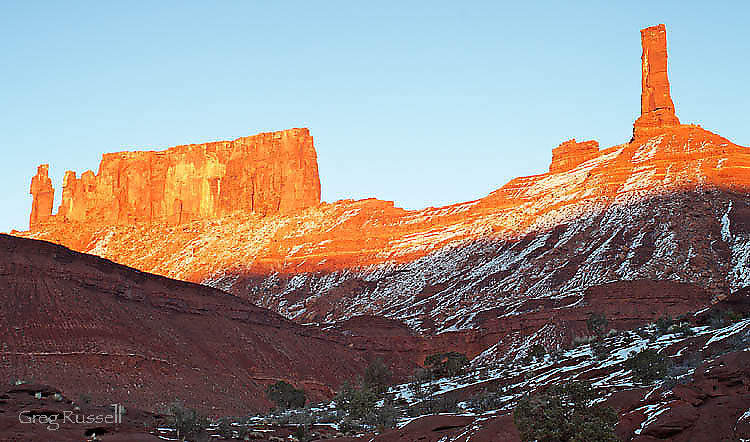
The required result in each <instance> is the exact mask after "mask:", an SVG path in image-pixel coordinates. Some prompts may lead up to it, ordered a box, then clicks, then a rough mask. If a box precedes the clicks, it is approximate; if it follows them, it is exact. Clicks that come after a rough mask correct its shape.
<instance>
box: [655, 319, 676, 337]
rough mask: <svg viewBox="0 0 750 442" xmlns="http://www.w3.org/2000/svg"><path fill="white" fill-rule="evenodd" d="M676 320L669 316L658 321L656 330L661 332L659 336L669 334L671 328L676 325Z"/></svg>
mask: <svg viewBox="0 0 750 442" xmlns="http://www.w3.org/2000/svg"><path fill="white" fill-rule="evenodd" d="M674 323H675V321H674V319H672V318H670V317H669V316H662V317H661V318H659V319H657V320H656V330H657V331H658V332H659V336H661V335H663V334H666V333H667V332H669V329H670V327H672V326H673V325H674Z"/></svg>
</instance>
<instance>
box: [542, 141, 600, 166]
mask: <svg viewBox="0 0 750 442" xmlns="http://www.w3.org/2000/svg"><path fill="white" fill-rule="evenodd" d="M597 155H599V143H598V142H597V141H594V140H590V141H583V142H580V143H578V142H576V140H575V138H573V139H572V140H568V141H565V142H564V143H562V144H560V145H559V146H557V147H556V148H554V149H552V164H550V166H549V173H560V172H567V171H568V170H572V169H575V168H576V167H577V166H578V165H579V164H581V163H584V162H586V161H588V160H590V159H592V158H594V157H596V156H597Z"/></svg>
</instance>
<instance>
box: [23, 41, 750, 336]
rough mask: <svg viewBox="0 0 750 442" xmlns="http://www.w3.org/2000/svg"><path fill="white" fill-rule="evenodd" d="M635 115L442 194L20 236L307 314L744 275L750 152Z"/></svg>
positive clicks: (722, 286)
mask: <svg viewBox="0 0 750 442" xmlns="http://www.w3.org/2000/svg"><path fill="white" fill-rule="evenodd" d="M645 31H648V29H647V30H645ZM645 31H644V32H643V33H642V42H643V44H644V53H645V54H646V56H644V66H645V68H644V87H645V88H646V89H648V90H644V91H643V97H645V98H644V100H643V103H644V107H643V109H642V111H645V113H644V114H643V117H648V116H652V115H653V114H654V113H655V112H656V113H658V112H667V113H669V112H671V113H673V106H672V105H671V104H670V103H671V99H669V94H668V88H667V85H666V84H665V83H664V82H660V81H659V78H657V77H654V78H653V79H652V78H651V77H652V76H654V75H655V74H654V72H657V73H658V72H665V71H663V70H660V69H661V68H660V66H662V67H665V66H666V65H665V64H664V63H665V62H666V61H665V60H666V58H662V60H663V61H664V63H661V62H659V57H658V56H656V55H654V54H657V55H658V54H661V52H659V50H658V49H659V48H662V49H665V47H666V46H665V45H666V40H665V39H664V38H663V37H664V34H663V32H662V31H663V27H657V28H656V31H655V32H656V33H655V34H653V35H654V36H653V39H652V33H650V31H649V32H645ZM654 48H656V49H654ZM662 55H663V54H662ZM649 88H651V89H653V90H651V89H649ZM649 118H650V117H649ZM640 121H641V122H643V120H640ZM638 128H639V126H638V123H636V129H638ZM641 129H644V130H643V131H640V132H638V137H635V138H634V139H632V140H631V141H629V142H627V143H624V144H620V145H616V146H612V147H608V148H604V149H601V150H600V149H599V148H598V143H597V142H596V141H586V142H581V143H579V142H576V141H575V140H571V141H568V142H565V143H562V144H561V145H560V146H559V147H557V148H556V149H554V150H553V160H552V164H551V166H550V173H544V174H539V175H534V176H528V177H521V178H516V179H513V180H511V181H510V182H509V183H507V184H506V185H504V186H502V187H501V188H500V189H498V190H497V191H495V192H492V193H491V194H490V195H488V196H487V197H485V198H482V199H479V200H476V201H469V202H465V203H458V204H454V205H450V206H446V207H438V208H432V207H431V208H426V209H423V210H403V209H399V208H397V207H394V206H393V203H388V202H385V201H378V200H372V199H370V200H363V201H339V202H336V203H333V204H321V205H320V206H318V207H316V208H314V209H311V210H306V211H302V212H297V213H294V214H288V215H284V214H278V215H273V216H268V217H265V218H259V217H257V216H254V215H251V214H248V213H240V214H235V215H232V216H222V217H217V218H211V219H197V220H196V221H194V222H193V223H191V224H190V226H189V227H188V226H184V225H183V226H178V227H175V226H173V225H170V224H169V223H168V222H166V221H165V222H152V223H137V224H131V225H126V226H124V225H117V224H113V225H111V226H108V227H106V228H103V227H101V226H96V227H92V226H90V225H86V224H83V223H76V222H70V223H66V224H54V225H45V226H43V228H39V229H36V230H34V231H32V232H29V233H24V234H23V235H25V236H28V237H32V238H37V239H44V240H48V241H53V242H57V243H60V244H64V245H66V246H68V247H71V248H74V249H76V250H80V251H85V252H89V253H94V254H97V255H100V256H104V257H106V258H109V259H112V260H114V261H117V262H120V263H123V264H126V265H129V266H132V267H135V268H138V269H141V270H144V271H148V272H153V273H158V274H162V275H166V276H169V277H173V278H179V279H183V280H189V281H195V282H201V283H204V284H207V285H212V286H215V287H218V288H222V289H225V290H228V291H231V292H233V293H234V294H236V295H238V296H241V297H246V298H248V299H250V300H252V301H253V302H255V303H258V304H259V305H262V306H264V307H268V308H271V309H274V310H276V311H278V312H280V313H282V314H283V315H285V316H287V317H289V318H292V319H296V320H300V321H305V322H312V321H318V320H338V319H345V318H349V317H352V316H354V315H359V314H373V315H384V316H388V317H391V318H396V319H400V320H408V321H409V324H410V326H413V327H414V328H417V329H420V330H426V331H431V330H437V331H445V330H451V329H456V328H458V329H460V328H472V327H475V326H477V323H476V322H472V321H474V319H472V318H475V317H476V315H477V314H479V312H481V311H485V310H488V309H495V308H501V309H503V308H506V307H507V306H508V305H515V304H516V303H518V302H520V301H521V300H523V299H526V298H528V297H535V298H548V297H556V296H564V295H571V296H574V295H576V294H578V293H581V292H582V291H583V290H585V289H587V288H588V287H592V286H596V285H600V284H603V283H606V282H610V281H615V280H670V281H677V282H682V283H689V284H694V285H696V286H697V287H700V288H701V289H703V290H706V291H707V292H709V293H710V294H711V296H713V297H721V296H724V295H726V294H727V293H730V292H733V291H735V290H737V289H739V288H742V287H744V286H746V285H750V272H748V271H747V268H748V266H750V233H748V232H750V227H748V226H750V221H748V220H749V219H750V215H749V214H750V199H748V198H747V197H746V196H745V195H746V194H747V192H749V191H750V177H748V174H747V173H746V171H747V169H748V168H750V150H749V149H748V148H747V147H744V146H740V145H737V144H734V143H732V142H730V141H729V140H727V139H725V138H723V137H721V136H719V135H716V134H713V133H711V132H708V131H706V130H704V129H702V128H700V127H699V126H694V125H675V124H671V123H670V124H661V123H659V124H656V125H653V126H649V127H646V126H643V127H641ZM88 179H93V176H90V177H89V178H88ZM83 180H84V177H82V178H81V181H83ZM66 187H67V186H66ZM222 188H224V184H222ZM71 189H72V188H71ZM66 190H67V189H66ZM64 199H65V197H64ZM509 314H511V313H509Z"/></svg>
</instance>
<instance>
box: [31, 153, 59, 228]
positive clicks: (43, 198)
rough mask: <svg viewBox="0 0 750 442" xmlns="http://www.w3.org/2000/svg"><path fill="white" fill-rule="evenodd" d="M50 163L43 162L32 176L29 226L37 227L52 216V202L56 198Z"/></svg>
mask: <svg viewBox="0 0 750 442" xmlns="http://www.w3.org/2000/svg"><path fill="white" fill-rule="evenodd" d="M48 172H49V165H48V164H42V165H41V166H39V167H37V169H36V175H34V177H32V178H31V188H30V189H29V193H30V194H31V195H32V202H31V216H29V226H30V227H32V228H33V227H35V226H38V225H39V224H40V223H43V222H45V221H47V220H49V219H50V217H51V216H52V204H53V202H54V200H55V189H53V188H52V180H50V179H49V176H48Z"/></svg>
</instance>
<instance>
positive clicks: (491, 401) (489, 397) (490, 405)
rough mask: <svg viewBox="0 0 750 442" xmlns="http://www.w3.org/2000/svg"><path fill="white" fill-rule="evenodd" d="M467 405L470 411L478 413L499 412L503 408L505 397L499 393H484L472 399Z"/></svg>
mask: <svg viewBox="0 0 750 442" xmlns="http://www.w3.org/2000/svg"><path fill="white" fill-rule="evenodd" d="M466 404H467V406H468V408H469V409H471V410H475V411H478V412H485V411H491V410H497V409H499V408H500V407H502V406H503V404H504V401H503V395H502V394H499V393H497V392H491V391H487V390H485V391H483V392H481V393H479V394H475V395H474V396H472V397H470V398H469V399H468V400H467V401H466Z"/></svg>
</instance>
